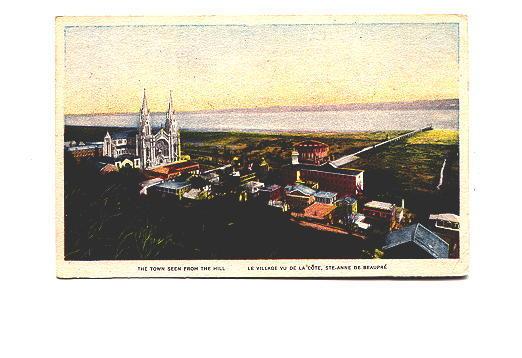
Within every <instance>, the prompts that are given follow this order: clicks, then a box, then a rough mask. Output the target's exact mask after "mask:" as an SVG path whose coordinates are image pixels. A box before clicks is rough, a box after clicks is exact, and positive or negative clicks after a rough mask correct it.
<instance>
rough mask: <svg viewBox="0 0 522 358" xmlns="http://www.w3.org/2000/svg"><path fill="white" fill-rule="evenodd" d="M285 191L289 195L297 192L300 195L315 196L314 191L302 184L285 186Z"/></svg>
mask: <svg viewBox="0 0 522 358" xmlns="http://www.w3.org/2000/svg"><path fill="white" fill-rule="evenodd" d="M285 191H287V192H290V193H291V192H294V191H298V192H300V193H301V194H304V195H308V196H310V195H314V194H315V190H314V189H312V188H309V187H307V186H306V185H303V184H295V185H287V186H285Z"/></svg>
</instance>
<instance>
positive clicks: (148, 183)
mask: <svg viewBox="0 0 522 358" xmlns="http://www.w3.org/2000/svg"><path fill="white" fill-rule="evenodd" d="M162 182H163V179H161V178H152V179H148V180H145V181H143V182H141V183H140V187H141V190H140V195H147V194H148V189H149V188H151V187H153V186H154V185H157V184H159V183H162Z"/></svg>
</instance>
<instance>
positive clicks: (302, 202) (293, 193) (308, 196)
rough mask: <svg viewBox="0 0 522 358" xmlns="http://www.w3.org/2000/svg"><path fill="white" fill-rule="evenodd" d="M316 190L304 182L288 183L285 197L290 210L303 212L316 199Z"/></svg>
mask: <svg viewBox="0 0 522 358" xmlns="http://www.w3.org/2000/svg"><path fill="white" fill-rule="evenodd" d="M314 194H315V190H314V189H312V188H309V187H307V186H306V185H303V184H295V185H287V186H286V187H285V199H286V203H287V204H288V206H289V208H290V210H292V211H294V212H302V211H303V210H304V209H305V208H306V207H307V206H310V205H311V204H313V203H314V201H315V197H314Z"/></svg>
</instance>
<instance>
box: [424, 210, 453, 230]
mask: <svg viewBox="0 0 522 358" xmlns="http://www.w3.org/2000/svg"><path fill="white" fill-rule="evenodd" d="M429 221H430V222H431V223H432V224H433V226H434V227H436V228H438V229H443V230H449V231H459V229H460V217H459V216H458V215H455V214H451V213H446V214H431V215H430V217H429Z"/></svg>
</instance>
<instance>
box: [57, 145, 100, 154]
mask: <svg viewBox="0 0 522 358" xmlns="http://www.w3.org/2000/svg"><path fill="white" fill-rule="evenodd" d="M97 148H101V145H98V144H89V145H77V146H74V147H68V146H65V149H66V150H68V151H69V152H73V151H76V150H88V149H97Z"/></svg>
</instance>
